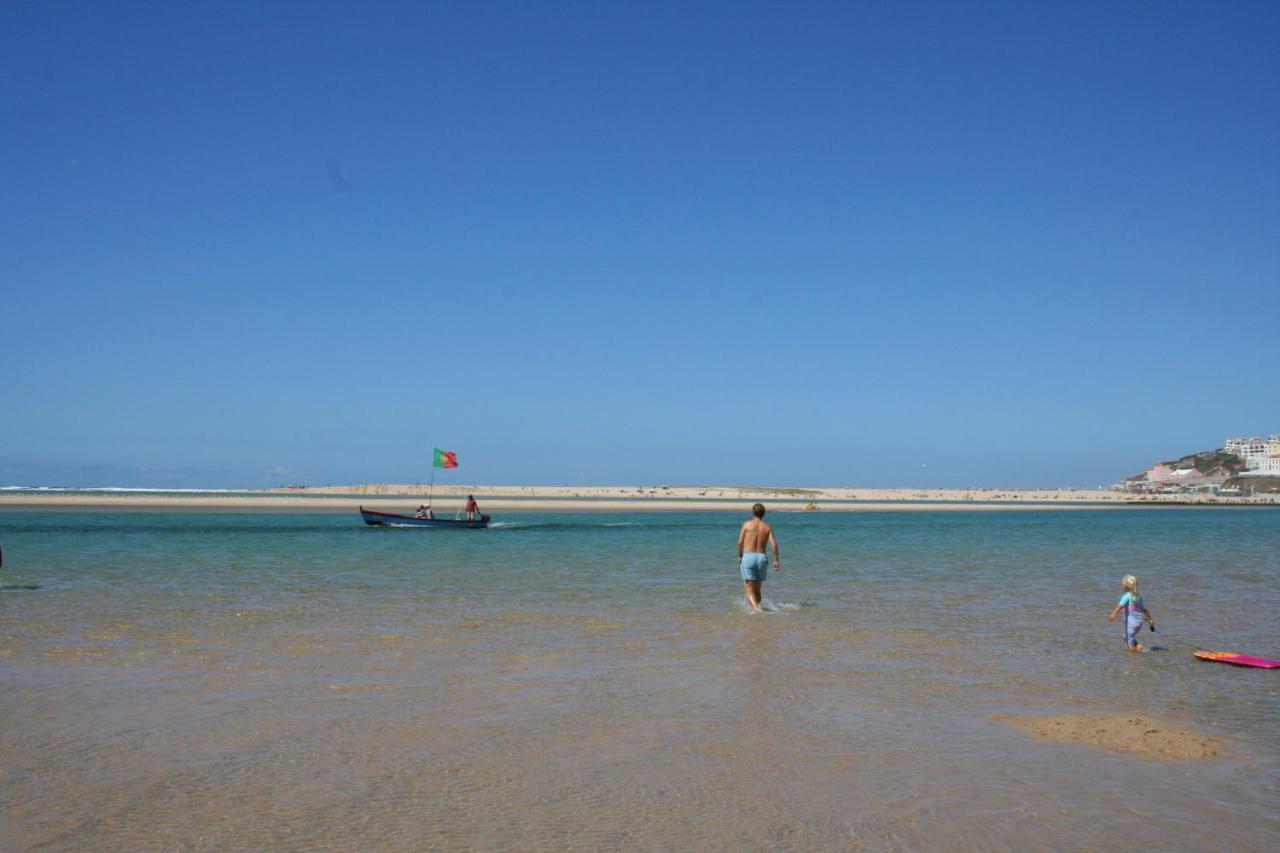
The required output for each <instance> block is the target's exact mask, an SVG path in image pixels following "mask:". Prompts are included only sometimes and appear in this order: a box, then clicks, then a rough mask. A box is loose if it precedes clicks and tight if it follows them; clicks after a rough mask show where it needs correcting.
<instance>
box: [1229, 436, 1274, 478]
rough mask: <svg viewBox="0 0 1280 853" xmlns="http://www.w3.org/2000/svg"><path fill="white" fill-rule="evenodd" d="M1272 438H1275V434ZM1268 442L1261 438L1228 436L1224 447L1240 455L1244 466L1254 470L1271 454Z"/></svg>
mask: <svg viewBox="0 0 1280 853" xmlns="http://www.w3.org/2000/svg"><path fill="white" fill-rule="evenodd" d="M1272 438H1273V439H1274V438H1275V436H1272ZM1267 444H1268V442H1265V441H1263V440H1262V439H1260V438H1228V439H1227V444H1226V447H1224V448H1223V449H1224V450H1226V451H1227V452H1228V453H1234V454H1235V455H1236V456H1239V457H1240V458H1241V459H1243V460H1244V467H1245V468H1247V469H1249V470H1252V469H1254V468H1257V467H1258V465H1259V464H1261V462H1262V460H1263V459H1266V458H1267V457H1268V456H1269V455H1271V454H1269V453H1267Z"/></svg>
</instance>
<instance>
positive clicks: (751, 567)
mask: <svg viewBox="0 0 1280 853" xmlns="http://www.w3.org/2000/svg"><path fill="white" fill-rule="evenodd" d="M738 568H739V569H741V570H742V579H743V580H744V581H762V580H765V579H766V578H767V577H768V575H769V557H768V556H767V555H765V554H743V555H742V565H741V566H739V567H738Z"/></svg>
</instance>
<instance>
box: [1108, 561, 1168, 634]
mask: <svg viewBox="0 0 1280 853" xmlns="http://www.w3.org/2000/svg"><path fill="white" fill-rule="evenodd" d="M1120 586H1121V588H1122V589H1124V595H1122V596H1120V602H1119V603H1118V604H1117V605H1116V607H1115V610H1112V611H1111V615H1110V616H1108V617H1107V620H1108V621H1110V622H1114V621H1115V619H1116V616H1118V615H1119V614H1120V612H1121V611H1124V642H1125V645H1127V646H1128V647H1129V651H1131V652H1141V651H1145V649H1143V647H1142V643H1139V642H1138V632H1139V631H1141V630H1142V622H1143V620H1146V623H1147V624H1148V625H1150V626H1151V630H1152V631H1154V630H1155V629H1156V620H1155V619H1153V618H1152V616H1151V611H1150V610H1148V609H1147V603H1146V602H1145V601H1143V600H1142V596H1140V595H1138V579H1137V578H1136V577H1134V576H1133V575H1125V576H1124V580H1122V581H1121V582H1120Z"/></svg>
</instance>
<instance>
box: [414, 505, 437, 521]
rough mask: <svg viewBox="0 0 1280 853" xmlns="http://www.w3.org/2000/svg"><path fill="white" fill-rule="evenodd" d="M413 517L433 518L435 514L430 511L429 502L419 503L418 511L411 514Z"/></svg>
mask: <svg viewBox="0 0 1280 853" xmlns="http://www.w3.org/2000/svg"><path fill="white" fill-rule="evenodd" d="M413 517H414V518H435V514H434V513H433V512H431V505H430V504H419V505H418V511H417V512H415V513H414V514H413Z"/></svg>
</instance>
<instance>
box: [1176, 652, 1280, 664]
mask: <svg viewBox="0 0 1280 853" xmlns="http://www.w3.org/2000/svg"><path fill="white" fill-rule="evenodd" d="M1194 654H1195V656H1196V657H1198V658H1200V660H1211V661H1217V662H1218V663H1229V664H1233V665H1234V666H1253V667H1258V668H1259V669H1280V660H1271V659H1270V658H1255V657H1253V656H1251V655H1241V654H1237V653H1235V652H1211V651H1208V650H1206V649H1196V650H1195V652H1194Z"/></svg>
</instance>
